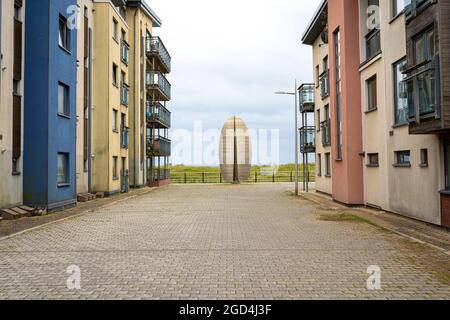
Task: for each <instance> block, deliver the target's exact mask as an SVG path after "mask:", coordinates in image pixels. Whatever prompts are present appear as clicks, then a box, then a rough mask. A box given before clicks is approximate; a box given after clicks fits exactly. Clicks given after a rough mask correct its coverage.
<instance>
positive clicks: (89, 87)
mask: <svg viewBox="0 0 450 320" xmlns="http://www.w3.org/2000/svg"><path fill="white" fill-rule="evenodd" d="M88 37H89V39H88V46H89V49H88V57H89V58H88V69H89V73H88V192H89V193H93V191H94V190H93V186H92V29H91V28H89V32H88Z"/></svg>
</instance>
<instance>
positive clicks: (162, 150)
mask: <svg viewBox="0 0 450 320" xmlns="http://www.w3.org/2000/svg"><path fill="white" fill-rule="evenodd" d="M171 145H172V142H171V141H170V140H169V139H167V138H164V137H161V136H155V137H154V138H153V139H152V138H149V139H147V153H148V156H149V157H170V155H171Z"/></svg>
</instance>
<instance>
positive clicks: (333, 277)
mask: <svg viewBox="0 0 450 320" xmlns="http://www.w3.org/2000/svg"><path fill="white" fill-rule="evenodd" d="M289 188H290V186H289V185H286V184H273V185H269V184H267V185H263V184H262V185H242V186H228V185H213V186H204V185H195V186H189V185H188V186H176V185H174V186H170V187H168V188H165V189H161V190H157V191H155V192H153V193H149V194H144V195H142V196H138V197H134V198H131V199H127V200H125V201H121V202H119V203H116V204H114V205H113V206H108V207H103V208H101V209H98V210H96V211H94V212H92V213H88V214H85V215H82V216H77V217H74V218H72V219H69V220H64V221H59V222H56V223H53V224H50V225H45V226H42V227H40V228H38V229H34V230H32V231H29V232H25V233H22V234H20V235H17V236H14V237H11V238H8V239H5V240H3V241H0V255H1V256H2V263H1V264H0V288H1V289H0V298H2V299H12V298H17V297H26V298H35V299H163V298H166V299H174V298H183V299H202V298H203V299H204V298H206V299H215V298H229V299H234V298H236V299H239V298H240V299H242V298H246V299H262V298H264V299H270V298H276V299H300V298H302V299H318V298H319V299H329V298H339V299H346V298H348V299H355V298H362V299H387V298H389V299H394V298H403V299H404V298H427V299H439V298H441V299H449V298H450V285H449V283H448V279H449V274H450V270H449V268H448V266H449V265H450V257H449V256H448V255H445V254H444V253H442V252H440V251H438V250H434V249H433V248H430V247H427V246H424V245H421V244H417V243H412V242H411V241H410V240H407V239H405V238H402V237H400V236H398V235H395V234H392V233H389V232H386V231H383V230H382V229H379V228H376V227H374V226H372V225H369V224H364V223H359V222H332V221H321V220H318V219H317V213H316V212H317V210H318V208H317V206H316V205H314V204H313V203H311V202H309V201H306V200H303V199H296V198H294V197H292V196H291V195H290V194H289V192H287V189H289ZM71 265H77V266H79V267H80V270H81V290H69V289H68V288H67V287H66V281H67V278H68V276H69V275H68V274H67V273H66V270H67V267H68V266H71ZM370 265H378V266H380V268H381V270H382V275H381V283H382V289H383V290H381V291H368V290H367V288H366V281H367V277H368V275H367V273H366V272H367V268H368V267H369V266H370Z"/></svg>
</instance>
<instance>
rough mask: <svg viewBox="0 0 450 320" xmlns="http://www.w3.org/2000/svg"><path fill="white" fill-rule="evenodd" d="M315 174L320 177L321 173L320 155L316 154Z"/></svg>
mask: <svg viewBox="0 0 450 320" xmlns="http://www.w3.org/2000/svg"><path fill="white" fill-rule="evenodd" d="M317 175H318V176H319V177H320V176H321V175H322V155H321V154H320V153H319V154H317Z"/></svg>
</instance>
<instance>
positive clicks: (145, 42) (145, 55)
mask: <svg viewBox="0 0 450 320" xmlns="http://www.w3.org/2000/svg"><path fill="white" fill-rule="evenodd" d="M126 17H127V22H128V25H129V27H130V32H129V33H130V39H129V41H130V46H131V48H132V50H131V52H130V65H129V72H130V74H131V75H132V76H131V77H130V86H131V88H132V90H131V93H130V132H131V133H132V135H131V137H130V185H131V186H132V187H135V188H140V187H143V186H145V185H147V184H149V185H158V184H160V183H161V181H160V180H167V179H168V178H169V172H168V162H164V163H163V166H162V168H161V166H155V163H156V162H155V160H153V161H152V159H154V156H153V153H151V152H150V150H148V149H150V148H147V146H148V145H149V147H150V146H152V145H156V144H157V142H156V140H157V136H158V133H159V132H158V130H162V131H164V135H162V137H163V138H166V140H167V141H163V142H161V143H165V142H168V143H169V144H170V141H168V139H167V131H168V129H169V128H170V125H171V113H170V112H169V110H168V109H167V105H166V102H167V101H168V100H169V99H170V84H169V83H168V81H167V79H165V74H167V73H170V70H171V57H170V55H169V53H168V51H167V49H166V47H165V46H164V44H163V42H162V40H161V39H160V38H159V37H156V36H154V28H158V27H161V20H160V19H159V17H158V16H157V15H156V14H155V13H154V12H153V10H152V9H151V8H150V7H149V6H148V5H147V4H146V2H145V1H141V0H135V1H127V14H126ZM152 81H153V82H155V83H154V85H155V87H153V85H152ZM162 90H164V92H165V96H164V97H163V99H162V100H161V101H160V100H158V99H160V96H158V95H157V93H158V92H159V91H162ZM155 92H156V94H155ZM166 98H167V99H166ZM152 150H154V149H152ZM167 151H168V152H169V153H168V155H170V145H169V148H168V150H167ZM148 158H149V159H150V160H147V159H148ZM164 165H165V166H164ZM164 170H165V171H164ZM152 172H153V174H152Z"/></svg>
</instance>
